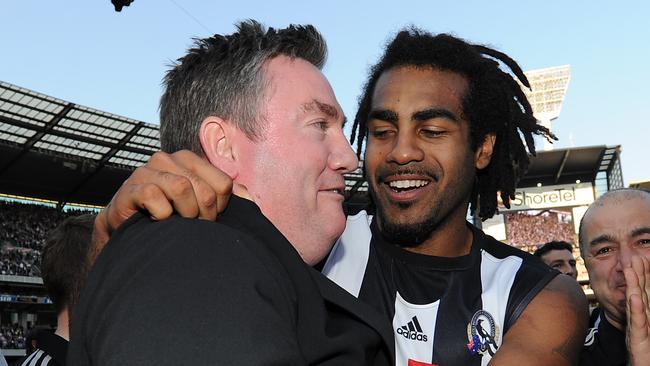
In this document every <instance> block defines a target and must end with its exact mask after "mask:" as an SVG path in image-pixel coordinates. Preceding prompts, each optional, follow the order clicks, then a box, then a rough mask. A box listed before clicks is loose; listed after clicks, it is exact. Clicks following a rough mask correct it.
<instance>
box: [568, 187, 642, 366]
mask: <svg viewBox="0 0 650 366" xmlns="http://www.w3.org/2000/svg"><path fill="white" fill-rule="evenodd" d="M579 239H580V252H581V255H582V257H583V258H584V260H585V267H587V272H588V273H589V280H590V282H591V287H592V289H593V290H594V295H596V299H597V300H598V302H599V303H600V306H601V307H600V310H599V311H600V313H599V316H598V319H597V320H596V323H595V324H594V327H593V328H592V329H590V331H589V333H588V334H587V338H586V340H585V347H584V350H583V353H582V356H581V365H626V364H628V362H629V364H630V365H634V366H639V365H650V306H649V302H648V297H649V295H650V193H649V192H646V191H642V190H637V189H620V190H615V191H610V192H607V193H605V194H604V195H602V196H601V197H599V198H598V199H597V200H596V201H595V202H594V203H593V204H592V205H591V206H590V207H589V209H588V210H587V212H586V213H585V215H584V217H583V218H582V221H581V222H580V233H579ZM626 343H627V347H626Z"/></svg>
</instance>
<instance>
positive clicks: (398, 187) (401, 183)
mask: <svg viewBox="0 0 650 366" xmlns="http://www.w3.org/2000/svg"><path fill="white" fill-rule="evenodd" d="M429 183H430V181H428V180H423V179H408V180H406V179H405V180H394V181H390V182H386V183H385V184H386V185H387V186H388V187H390V189H391V190H393V191H394V192H398V193H399V192H408V191H412V190H415V189H418V188H422V187H426V186H428V185H429Z"/></svg>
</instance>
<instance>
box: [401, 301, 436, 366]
mask: <svg viewBox="0 0 650 366" xmlns="http://www.w3.org/2000/svg"><path fill="white" fill-rule="evenodd" d="M439 305H440V300H438V301H436V302H432V303H431V304H425V305H416V304H411V303H409V302H408V301H406V300H404V299H403V298H402V296H401V295H400V294H399V292H397V294H396V295H395V316H394V317H393V330H394V332H395V333H394V336H395V366H408V360H409V359H412V360H414V361H419V362H426V363H429V362H431V359H432V358H433V352H435V350H434V349H433V335H434V333H435V331H436V320H437V318H438V306H439ZM416 319H417V320H416ZM414 321H417V322H418V324H419V325H420V327H421V328H422V332H418V331H417V330H416V331H407V332H404V331H403V327H406V328H409V326H413V322H414Z"/></svg>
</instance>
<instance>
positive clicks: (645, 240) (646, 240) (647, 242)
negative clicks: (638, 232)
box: [639, 239, 650, 247]
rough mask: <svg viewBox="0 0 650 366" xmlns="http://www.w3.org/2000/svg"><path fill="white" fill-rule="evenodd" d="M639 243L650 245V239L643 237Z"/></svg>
mask: <svg viewBox="0 0 650 366" xmlns="http://www.w3.org/2000/svg"><path fill="white" fill-rule="evenodd" d="M639 245H643V246H647V247H650V239H641V240H639Z"/></svg>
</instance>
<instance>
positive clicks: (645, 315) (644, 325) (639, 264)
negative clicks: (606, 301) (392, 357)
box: [623, 256, 650, 364]
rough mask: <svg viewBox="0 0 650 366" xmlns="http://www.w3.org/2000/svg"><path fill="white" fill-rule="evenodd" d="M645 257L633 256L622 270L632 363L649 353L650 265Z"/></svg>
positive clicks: (627, 335)
mask: <svg viewBox="0 0 650 366" xmlns="http://www.w3.org/2000/svg"><path fill="white" fill-rule="evenodd" d="M648 264H649V262H648V260H647V259H645V258H644V257H641V256H635V257H633V258H632V260H631V266H630V267H628V268H625V269H624V270H623V274H624V276H625V282H626V285H627V290H626V300H627V301H626V308H627V332H626V333H627V334H626V338H627V344H628V347H629V351H630V356H631V360H633V361H634V362H632V364H638V361H639V360H642V359H646V358H647V357H646V356H647V355H649V354H650V310H649V303H648V291H647V285H648V282H650V281H649V280H650V276H648V273H649V270H650V268H649V267H650V266H649V265H648Z"/></svg>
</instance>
